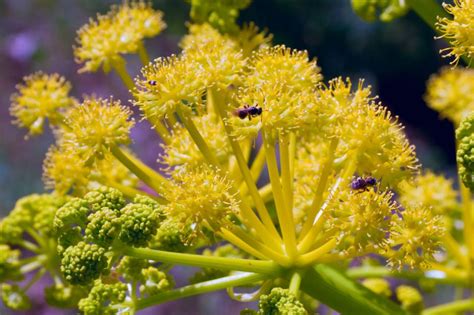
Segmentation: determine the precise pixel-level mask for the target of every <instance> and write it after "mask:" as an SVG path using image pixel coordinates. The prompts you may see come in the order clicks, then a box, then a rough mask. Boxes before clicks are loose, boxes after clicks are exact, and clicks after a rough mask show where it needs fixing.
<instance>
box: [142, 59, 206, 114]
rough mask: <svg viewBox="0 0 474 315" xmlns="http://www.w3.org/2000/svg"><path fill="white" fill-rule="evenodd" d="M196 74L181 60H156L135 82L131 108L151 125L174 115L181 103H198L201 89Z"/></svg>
mask: <svg viewBox="0 0 474 315" xmlns="http://www.w3.org/2000/svg"><path fill="white" fill-rule="evenodd" d="M196 72H197V69H196V67H195V64H193V63H191V62H188V61H187V60H184V59H183V58H181V57H176V56H171V57H169V58H159V59H156V60H155V61H154V62H153V63H151V64H149V65H148V66H146V67H144V68H143V69H142V78H140V79H137V80H136V85H137V88H136V90H135V91H134V96H135V101H134V104H135V105H137V106H138V107H140V109H141V110H142V112H143V113H144V115H145V117H146V118H147V119H148V120H150V121H151V122H153V121H154V120H156V119H161V118H164V117H165V116H166V115H167V114H168V115H171V114H173V113H174V112H175V111H176V107H177V106H180V105H182V104H184V103H186V104H196V103H198V102H199V101H200V98H201V95H202V93H203V92H204V87H203V84H202V83H201V82H200V80H199V78H198V77H197V74H196Z"/></svg>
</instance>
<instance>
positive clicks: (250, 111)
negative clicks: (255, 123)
mask: <svg viewBox="0 0 474 315" xmlns="http://www.w3.org/2000/svg"><path fill="white" fill-rule="evenodd" d="M261 114H262V108H261V107H258V105H256V106H249V105H244V108H238V109H236V110H235V111H234V116H238V117H239V118H240V119H245V118H247V117H248V118H249V120H252V117H257V116H260V115H261Z"/></svg>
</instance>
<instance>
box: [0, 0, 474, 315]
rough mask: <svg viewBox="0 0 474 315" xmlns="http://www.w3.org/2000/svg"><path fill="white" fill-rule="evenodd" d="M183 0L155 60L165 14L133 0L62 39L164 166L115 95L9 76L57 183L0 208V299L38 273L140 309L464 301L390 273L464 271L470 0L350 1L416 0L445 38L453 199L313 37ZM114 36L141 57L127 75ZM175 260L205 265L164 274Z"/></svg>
mask: <svg viewBox="0 0 474 315" xmlns="http://www.w3.org/2000/svg"><path fill="white" fill-rule="evenodd" d="M189 2H190V3H191V14H190V16H191V20H192V23H190V24H189V25H188V29H189V32H188V34H187V35H186V36H184V38H183V39H182V40H181V42H180V47H181V49H182V50H181V52H180V53H179V54H178V55H173V56H169V57H160V58H157V59H155V60H153V61H150V60H149V57H148V52H147V51H146V48H145V45H144V40H145V39H146V38H151V37H155V36H157V35H158V34H159V33H161V32H162V31H163V30H164V29H165V28H166V24H165V22H164V21H163V13H162V12H160V11H157V10H155V9H153V8H152V6H151V5H150V4H149V3H146V2H143V1H130V2H124V3H122V4H121V5H118V6H113V7H112V8H111V10H110V12H109V13H107V14H105V15H98V16H97V18H96V19H91V20H90V21H89V23H88V24H86V25H85V26H83V27H82V28H81V29H80V30H79V31H78V34H77V43H76V46H75V47H74V55H75V60H76V61H77V62H78V63H79V64H81V68H80V70H79V72H95V71H99V70H100V69H102V70H103V71H104V72H110V71H113V72H115V73H116V74H117V75H119V76H120V78H121V79H122V81H123V83H124V84H125V86H126V87H127V89H128V90H129V91H130V93H131V98H132V101H131V103H132V104H133V105H134V106H135V107H136V108H138V109H139V110H140V112H141V116H142V117H143V119H144V120H147V121H148V122H149V123H150V124H151V125H152V126H153V129H154V131H156V134H157V137H159V139H160V140H161V146H162V149H163V154H162V155H160V156H159V158H158V161H159V163H160V164H162V165H164V167H162V168H161V169H158V168H157V167H155V166H150V165H146V164H145V163H144V162H142V161H141V160H140V158H139V157H138V156H136V155H135V154H134V153H133V152H132V151H131V149H130V147H129V145H130V143H131V142H132V139H131V137H130V130H131V129H132V128H133V126H134V124H135V120H134V115H133V112H132V110H131V109H130V108H129V107H128V106H125V105H123V104H122V102H120V101H119V100H117V99H114V98H113V97H110V98H100V97H96V96H94V95H89V96H84V97H83V99H82V100H80V99H76V98H73V97H72V96H70V95H69V92H70V89H71V85H70V84H69V83H68V81H67V80H66V79H65V78H63V77H61V76H60V75H58V74H45V73H35V74H33V75H30V76H28V77H26V78H25V79H24V82H23V83H22V84H20V85H18V86H17V90H18V91H17V93H16V94H14V95H13V96H12V98H11V100H12V106H11V114H12V115H13V116H14V117H15V123H16V124H17V125H18V126H20V127H22V128H26V129H27V130H28V136H35V135H37V134H40V133H42V132H43V130H44V126H45V125H46V123H47V124H49V126H50V127H51V129H52V130H53V133H54V136H55V144H53V145H52V146H51V148H50V150H49V151H48V153H47V155H46V159H45V161H44V182H45V186H46V188H47V189H48V190H50V191H51V192H50V193H47V194H40V195H39V194H34V195H29V196H26V197H24V198H21V199H20V200H19V201H18V202H17V204H16V206H15V208H14V209H13V210H12V211H11V213H10V214H9V215H8V216H7V217H5V218H4V219H2V220H1V221H0V247H1V248H2V251H1V252H0V281H1V282H2V285H1V296H2V300H3V302H4V304H5V305H6V306H7V307H10V308H12V309H15V310H24V309H27V308H28V307H29V306H30V302H29V298H28V295H27V291H28V289H29V288H30V287H31V286H32V285H33V284H34V283H35V282H37V281H38V280H39V279H40V278H42V277H43V276H45V275H49V276H50V277H52V279H53V280H54V284H53V285H51V286H49V287H46V288H45V298H46V301H47V302H48V303H49V304H50V305H52V306H56V307H60V308H78V309H79V310H80V311H81V312H82V313H84V314H119V313H120V314H134V313H137V312H139V311H140V310H142V309H145V308H147V307H150V306H153V305H157V304H160V303H165V302H167V301H171V300H176V299H180V298H184V297H187V296H191V295H197V294H204V293H207V292H211V291H216V290H221V289H227V292H228V294H229V296H230V297H231V298H233V299H236V300H239V301H242V302H249V301H256V300H259V310H258V311H257V310H251V309H245V310H244V311H243V313H244V314H249V313H255V314H307V313H312V312H314V311H315V309H316V307H317V305H318V304H325V305H327V306H328V307H330V308H331V309H334V310H336V311H338V312H341V313H344V314H412V313H413V314H419V313H421V312H423V314H444V312H447V311H460V310H470V309H474V302H473V301H472V300H471V299H467V300H460V301H454V302H452V303H450V304H446V305H440V306H434V307H432V308H428V309H425V310H423V308H424V305H423V304H424V303H423V298H422V296H421V294H420V292H419V291H418V290H417V289H416V288H415V286H414V285H416V283H413V284H412V285H400V286H398V287H396V288H395V290H394V295H395V296H396V301H393V300H390V299H389V297H391V296H392V295H393V293H392V288H391V287H390V284H389V283H388V282H387V280H386V279H387V278H404V279H409V280H413V281H414V282H416V281H418V283H419V284H423V285H426V284H427V283H428V284H430V283H431V284H437V283H448V284H452V285H455V286H458V287H460V288H470V287H471V286H472V282H471V270H472V267H471V264H472V258H473V257H474V239H473V237H474V236H473V233H472V232H473V228H474V222H473V214H472V204H471V190H472V189H474V179H473V175H472V174H473V173H472V172H473V169H474V164H473V160H474V157H473V153H472V152H474V151H473V143H474V142H473V140H471V139H472V131H473V127H472V126H473V121H474V116H473V115H472V114H471V108H472V107H474V100H473V97H474V96H473V95H474V85H473V83H472V82H474V81H473V78H474V74H473V73H472V70H469V69H466V68H463V67H461V66H459V63H460V62H461V61H460V59H461V58H466V59H469V58H470V56H471V50H472V47H471V46H472V45H470V41H471V40H472V36H471V35H472V27H473V22H472V16H471V15H472V14H470V13H472V11H473V10H474V2H471V1H469V0H456V1H455V3H454V4H453V5H446V6H445V9H446V12H447V13H449V14H451V15H452V16H453V18H450V17H446V16H445V15H446V12H444V11H443V10H442V9H441V8H440V7H438V6H437V4H436V3H435V2H431V1H426V3H421V2H420V1H416V0H412V1H408V2H407V3H405V2H404V1H382V0H380V1H372V0H367V1H366V0H354V1H353V7H354V10H355V11H356V12H357V13H358V14H359V15H360V16H361V17H363V18H364V19H367V20H374V19H376V18H377V17H379V18H380V19H382V20H384V21H390V20H392V19H394V18H397V17H399V16H401V15H403V14H404V13H406V12H407V11H408V10H409V9H410V8H411V9H413V10H414V11H415V12H417V13H418V14H419V15H420V16H421V17H422V18H423V19H424V20H425V21H427V22H429V23H431V25H432V26H433V27H434V28H436V29H437V30H438V31H439V32H440V33H441V36H440V37H441V38H446V39H448V41H449V42H450V44H451V45H452V47H451V48H449V49H446V50H444V51H443V54H444V55H445V56H446V57H454V61H453V64H454V65H455V66H456V68H452V69H444V70H442V71H441V72H440V74H438V75H435V76H433V77H432V78H431V79H430V81H429V82H428V91H427V93H426V101H427V103H428V105H429V106H431V107H432V108H433V109H435V110H437V111H439V112H440V114H441V115H442V116H443V117H446V118H448V119H450V120H451V121H452V122H453V123H454V124H455V126H456V127H457V128H458V129H457V133H456V137H457V141H458V151H457V161H458V165H459V175H460V178H461V181H462V182H461V184H460V192H461V197H462V200H461V201H459V200H458V198H457V197H458V196H457V195H458V193H457V191H455V190H454V188H453V184H452V182H451V181H450V180H448V179H446V178H445V177H443V176H441V175H436V174H434V173H432V172H430V171H429V170H422V169H421V166H420V165H419V163H418V159H417V157H416V154H415V148H414V147H413V146H412V145H411V144H410V143H409V141H408V139H407V138H406V135H405V133H404V130H403V126H402V125H401V124H400V123H399V122H398V121H397V117H396V116H393V115H392V114H391V113H390V111H389V110H388V109H387V108H386V107H384V106H383V105H382V103H381V102H380V101H379V100H378V98H377V96H374V95H373V94H372V91H371V87H370V86H368V85H366V84H365V83H364V81H363V80H360V81H359V82H357V83H356V84H353V83H352V82H351V80H350V79H346V78H342V77H338V78H334V79H332V80H329V81H323V77H322V74H321V69H320V68H319V67H318V65H317V61H316V59H311V58H310V57H309V56H308V53H307V52H306V51H299V50H295V49H291V48H288V47H286V46H284V45H276V46H275V45H273V44H272V36H271V35H270V34H268V33H267V31H261V30H260V29H259V28H258V27H257V26H255V25H254V24H252V23H250V24H245V25H244V26H239V25H238V24H237V22H236V21H237V17H238V15H239V11H240V10H242V9H244V8H246V7H247V6H248V5H249V4H250V1H248V0H221V1H206V0H190V1H189ZM436 16H438V22H436V23H435V21H436ZM125 54H137V55H138V57H139V58H140V60H141V61H142V63H143V68H142V70H141V74H140V75H139V76H138V77H136V78H135V79H132V78H131V77H130V76H129V74H128V72H127V64H126V60H125V59H124V55H125ZM460 216H462V219H463V222H464V226H463V227H462V228H460V227H459V226H458V225H456V224H455V222H456V220H458V218H459V217H460ZM357 261H358V263H357ZM178 265H183V266H194V267H200V268H201V270H199V271H198V272H197V273H196V274H195V275H194V276H193V277H192V278H191V279H189V284H188V285H185V286H183V287H179V288H175V283H174V280H173V276H172V269H173V268H174V267H175V266H178ZM31 275H32V276H31ZM25 278H26V280H25ZM358 280H361V281H358ZM248 287H251V288H252V291H250V292H249V289H248Z"/></svg>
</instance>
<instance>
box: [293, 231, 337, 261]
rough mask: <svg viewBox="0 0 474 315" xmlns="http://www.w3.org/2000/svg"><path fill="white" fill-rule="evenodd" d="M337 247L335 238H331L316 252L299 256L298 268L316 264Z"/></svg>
mask: <svg viewBox="0 0 474 315" xmlns="http://www.w3.org/2000/svg"><path fill="white" fill-rule="evenodd" d="M336 245H337V241H336V239H335V238H331V239H330V240H328V241H327V242H326V243H324V244H323V245H321V246H320V247H318V248H316V249H315V250H312V251H310V252H309V253H306V254H303V255H301V256H298V258H297V260H296V265H298V266H308V265H312V264H314V263H315V262H316V261H317V260H318V259H319V258H320V257H321V256H323V255H324V254H327V253H328V252H330V251H331V250H333V249H334V248H335V247H336Z"/></svg>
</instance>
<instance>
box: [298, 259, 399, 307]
mask: <svg viewBox="0 0 474 315" xmlns="http://www.w3.org/2000/svg"><path fill="white" fill-rule="evenodd" d="M301 290H302V291H304V292H305V293H306V294H308V295H310V296H311V297H313V298H315V299H317V300H319V301H320V302H321V303H324V304H326V305H327V306H329V307H330V308H332V309H334V310H336V311H338V312H339V313H342V314H352V315H366V314H371V315H407V313H406V312H405V311H404V310H403V309H401V308H400V307H399V306H398V305H397V304H395V303H394V302H392V301H390V300H388V299H386V298H384V297H382V296H380V295H378V294H376V293H374V292H372V291H370V290H369V289H367V288H366V287H364V286H363V285H361V284H359V283H358V282H356V281H354V280H352V279H349V278H348V277H346V276H345V275H343V274H342V273H341V272H339V271H337V270H336V269H334V268H332V267H330V266H328V265H324V264H319V265H316V266H314V267H312V268H309V269H308V270H307V271H306V273H305V275H304V277H303V279H302V281H301Z"/></svg>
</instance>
